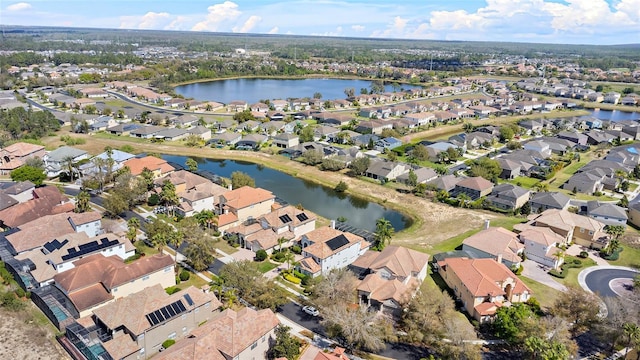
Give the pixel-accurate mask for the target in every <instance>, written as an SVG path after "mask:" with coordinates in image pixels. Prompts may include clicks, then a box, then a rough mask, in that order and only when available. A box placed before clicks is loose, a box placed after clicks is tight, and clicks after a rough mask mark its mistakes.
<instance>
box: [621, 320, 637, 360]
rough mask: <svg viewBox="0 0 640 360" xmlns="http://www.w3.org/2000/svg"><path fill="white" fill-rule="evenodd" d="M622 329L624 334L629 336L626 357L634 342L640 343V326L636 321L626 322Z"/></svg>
mask: <svg viewBox="0 0 640 360" xmlns="http://www.w3.org/2000/svg"><path fill="white" fill-rule="evenodd" d="M622 329H623V331H624V334H625V335H627V337H628V340H627V347H626V349H625V352H624V358H625V359H626V358H627V353H628V352H629V348H630V347H631V345H632V344H633V343H636V344H637V343H640V326H638V325H636V324H634V323H624V325H622Z"/></svg>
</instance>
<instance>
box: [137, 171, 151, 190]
mask: <svg viewBox="0 0 640 360" xmlns="http://www.w3.org/2000/svg"><path fill="white" fill-rule="evenodd" d="M140 176H141V177H142V180H143V183H144V184H145V187H146V188H147V191H150V190H151V189H153V186H154V183H153V180H154V175H153V171H151V170H149V169H148V168H146V167H145V168H143V169H142V172H141V173H140Z"/></svg>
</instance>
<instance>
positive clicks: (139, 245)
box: [134, 241, 159, 256]
mask: <svg viewBox="0 0 640 360" xmlns="http://www.w3.org/2000/svg"><path fill="white" fill-rule="evenodd" d="M134 246H135V247H136V249H137V250H138V252H140V253H143V254H145V255H147V256H148V255H155V254H157V253H159V251H158V249H156V248H154V247H151V246H147V244H145V243H144V241H136V242H135V243H134Z"/></svg>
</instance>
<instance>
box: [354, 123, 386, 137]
mask: <svg viewBox="0 0 640 360" xmlns="http://www.w3.org/2000/svg"><path fill="white" fill-rule="evenodd" d="M384 129H393V123H392V122H383V121H378V120H371V121H360V122H359V123H358V125H357V126H356V129H355V130H356V132H359V133H361V134H377V135H380V134H382V130H384Z"/></svg>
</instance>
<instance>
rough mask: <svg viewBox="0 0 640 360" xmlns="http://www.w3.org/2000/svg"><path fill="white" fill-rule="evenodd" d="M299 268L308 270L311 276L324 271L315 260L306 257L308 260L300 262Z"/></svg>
mask: <svg viewBox="0 0 640 360" xmlns="http://www.w3.org/2000/svg"><path fill="white" fill-rule="evenodd" d="M299 266H300V268H301V269H303V270H306V271H308V272H309V273H311V274H315V273H317V272H319V271H320V270H322V269H321V268H320V265H319V264H318V263H317V262H316V261H315V260H313V258H312V257H306V258H304V259H302V260H300V262H299Z"/></svg>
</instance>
